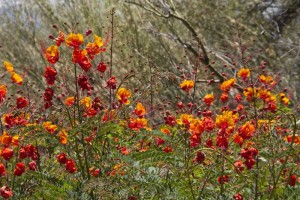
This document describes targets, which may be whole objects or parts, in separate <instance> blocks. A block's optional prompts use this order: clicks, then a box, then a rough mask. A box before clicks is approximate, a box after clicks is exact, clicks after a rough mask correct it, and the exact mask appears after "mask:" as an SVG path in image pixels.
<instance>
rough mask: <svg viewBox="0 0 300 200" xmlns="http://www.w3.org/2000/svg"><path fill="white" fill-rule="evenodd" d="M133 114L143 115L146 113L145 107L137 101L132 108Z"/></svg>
mask: <svg viewBox="0 0 300 200" xmlns="http://www.w3.org/2000/svg"><path fill="white" fill-rule="evenodd" d="M134 114H136V115H137V116H138V117H143V116H144V115H145V114H146V109H145V107H144V106H143V104H141V103H137V104H136V107H135V109H134Z"/></svg>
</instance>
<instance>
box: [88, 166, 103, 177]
mask: <svg viewBox="0 0 300 200" xmlns="http://www.w3.org/2000/svg"><path fill="white" fill-rule="evenodd" d="M89 171H90V173H91V175H92V176H94V177H97V176H99V174H100V172H101V170H100V169H99V168H97V169H94V167H91V168H90V169H89Z"/></svg>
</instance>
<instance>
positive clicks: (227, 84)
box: [221, 78, 236, 92]
mask: <svg viewBox="0 0 300 200" xmlns="http://www.w3.org/2000/svg"><path fill="white" fill-rule="evenodd" d="M235 82H236V80H235V79H234V78H232V79H229V80H227V81H224V82H223V83H222V85H221V90H223V91H224V92H228V91H229V90H230V89H231V88H232V87H233V86H234V84H235Z"/></svg>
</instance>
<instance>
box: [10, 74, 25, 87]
mask: <svg viewBox="0 0 300 200" xmlns="http://www.w3.org/2000/svg"><path fill="white" fill-rule="evenodd" d="M11 80H12V81H13V82H14V83H16V84H17V85H22V82H23V79H22V77H21V76H20V75H19V74H17V73H15V72H12V73H11Z"/></svg>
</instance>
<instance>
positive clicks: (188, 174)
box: [0, 30, 300, 199]
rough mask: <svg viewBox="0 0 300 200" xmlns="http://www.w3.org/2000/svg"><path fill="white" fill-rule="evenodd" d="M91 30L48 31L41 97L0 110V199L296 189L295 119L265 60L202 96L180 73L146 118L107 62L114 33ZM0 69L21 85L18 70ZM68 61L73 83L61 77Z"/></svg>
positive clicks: (0, 101)
mask: <svg viewBox="0 0 300 200" xmlns="http://www.w3.org/2000/svg"><path fill="white" fill-rule="evenodd" d="M91 33H92V31H91V30H89V31H87V32H86V34H85V35H83V34H81V33H74V32H70V33H64V32H63V31H59V32H58V36H57V37H56V38H55V37H53V36H52V37H50V39H52V40H53V44H51V45H50V46H49V47H48V48H46V50H45V52H44V56H45V59H46V60H47V62H48V64H47V66H45V73H44V75H43V77H44V80H45V85H46V88H45V90H44V91H42V92H41V94H40V95H41V98H42V102H40V101H35V100H34V98H32V97H30V95H29V94H28V95H26V94H25V93H24V94H23V96H18V95H17V97H16V99H15V102H16V103H15V105H13V106H10V107H11V109H5V110H6V113H2V112H1V137H0V142H1V160H0V178H1V184H2V186H0V187H1V189H0V195H1V196H2V197H3V198H10V197H14V196H15V197H16V198H22V197H25V196H26V197H29V196H35V197H44V196H47V195H48V194H47V193H46V192H45V191H44V190H49V192H51V194H52V195H53V196H52V197H53V198H54V197H55V198H69V197H74V198H80V199H81V198H90V199H97V198H98V197H99V195H101V197H103V198H113V199H117V198H122V199H123V198H128V199H148V198H154V199H164V198H170V199H182V198H187V199H202V198H203V199H209V198H212V199H218V198H223V199H251V198H254V199H261V198H262V199H265V198H269V199H272V198H275V199H276V198H285V197H287V196H288V195H289V193H290V192H292V191H299V182H298V177H299V158H298V155H299V143H300V136H299V133H298V132H297V131H298V129H297V124H296V117H295V116H294V115H292V114H291V112H290V111H289V108H288V106H289V104H290V99H289V98H288V95H287V94H286V91H285V90H283V91H280V92H278V87H277V84H278V79H276V78H273V77H272V76H271V73H269V72H266V70H264V69H265V67H266V63H265V62H263V63H262V64H261V66H259V67H258V68H251V67H250V66H244V67H241V68H240V69H239V70H238V73H237V77H233V78H228V79H226V80H224V81H223V82H222V83H221V84H220V85H218V86H216V88H215V90H212V91H210V92H208V93H207V94H206V95H204V96H203V100H199V101H196V100H195V98H194V97H195V96H194V95H195V92H194V93H193V92H192V91H193V90H194V91H196V90H199V89H200V88H198V87H197V83H196V80H195V79H193V77H190V78H189V79H187V78H185V77H183V80H182V81H181V83H180V84H179V85H178V89H182V90H183V91H185V94H184V95H183V98H182V99H187V101H183V100H180V99H179V100H177V99H176V102H175V101H174V100H173V99H170V101H173V103H174V106H173V107H172V106H171V108H172V109H173V110H164V109H163V108H162V109H160V110H162V112H159V113H160V114H159V115H156V116H155V119H154V117H153V116H154V115H152V114H153V113H154V112H158V111H159V109H157V110H156V108H153V107H150V106H149V105H148V104H147V101H146V99H141V98H137V96H138V95H137V94H136V92H135V90H134V89H133V88H131V85H130V84H128V82H127V79H126V78H122V77H117V76H114V75H113V66H112V54H111V55H110V56H111V61H110V62H109V63H108V62H107V61H105V60H104V59H103V56H102V54H105V53H107V52H106V47H107V46H108V45H109V41H110V40H113V37H111V38H106V39H105V41H104V40H103V39H102V38H101V37H100V36H98V35H97V34H94V37H93V38H91V37H92V36H91V35H92V34H91ZM111 45H112V44H111ZM111 48H113V46H111ZM3 65H4V69H5V70H6V72H7V74H10V76H11V79H12V81H13V83H14V84H16V85H17V87H20V88H22V84H23V79H25V81H26V76H25V75H19V74H17V72H15V70H14V67H13V64H11V63H10V62H8V61H5V62H4V63H3ZM65 68H67V69H68V70H69V71H70V73H71V74H72V75H73V77H74V78H73V80H68V82H66V81H65V80H64V74H63V72H64V71H65ZM237 68H238V67H237ZM93 73H94V74H97V75H98V76H99V78H100V77H103V79H104V80H103V82H104V83H105V84H104V85H103V87H102V88H99V87H97V85H96V84H94V81H93V79H92V78H91V74H93ZM9 86H10V84H5V83H1V85H0V105H1V107H9V104H8V102H14V101H12V100H13V98H15V97H13V98H10V97H8V96H7V93H8V91H9V90H10V87H9ZM212 88H213V87H212ZM216 90H218V91H217V92H216ZM133 91H134V92H133ZM192 93H193V94H192ZM174 99H175V98H174ZM170 104H171V105H172V103H170ZM3 110H4V109H3ZM157 116H159V117H160V118H157V119H156V117H157ZM68 191H69V192H68Z"/></svg>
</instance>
